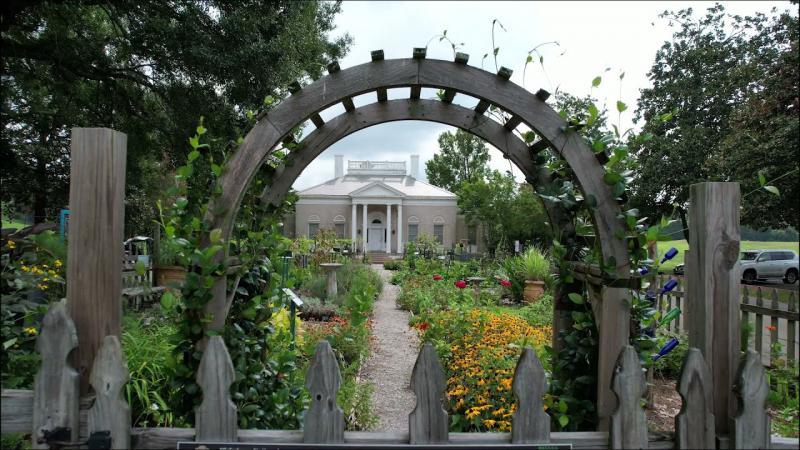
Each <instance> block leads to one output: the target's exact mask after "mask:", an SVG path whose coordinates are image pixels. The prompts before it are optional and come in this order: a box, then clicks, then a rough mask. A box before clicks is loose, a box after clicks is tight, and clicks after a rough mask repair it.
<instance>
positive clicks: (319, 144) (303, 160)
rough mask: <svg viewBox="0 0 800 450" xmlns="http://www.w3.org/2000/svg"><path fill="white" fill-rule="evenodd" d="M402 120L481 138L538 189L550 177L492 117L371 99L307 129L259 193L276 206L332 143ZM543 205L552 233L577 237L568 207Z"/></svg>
mask: <svg viewBox="0 0 800 450" xmlns="http://www.w3.org/2000/svg"><path fill="white" fill-rule="evenodd" d="M401 120H421V121H428V122H438V123H442V124H445V125H450V126H453V127H456V128H460V129H462V130H464V131H467V132H469V133H472V134H474V135H476V136H478V137H480V138H481V139H483V140H485V141H486V142H488V143H490V144H492V145H493V146H494V147H497V149H498V150H500V151H501V152H502V153H503V154H504V155H506V156H507V157H508V159H510V160H511V161H512V162H513V163H514V164H516V166H517V167H518V168H519V169H520V170H521V171H522V174H523V175H524V176H525V180H527V181H528V182H529V183H530V184H531V185H533V186H534V189H536V190H537V191H540V190H541V188H542V187H543V186H546V185H547V184H549V183H550V182H551V181H552V180H551V177H550V173H549V172H548V170H547V169H545V168H544V167H541V166H537V165H535V164H534V163H533V160H532V159H531V157H530V150H529V147H528V145H527V144H525V142H523V141H522V140H521V139H519V138H518V137H517V136H515V135H514V133H513V132H512V131H509V130H508V129H507V128H505V127H503V126H502V125H500V124H499V123H497V122H495V121H494V120H492V119H491V118H489V117H488V116H486V115H484V114H480V113H478V112H476V111H475V110H472V109H469V108H465V107H463V106H458V105H455V104H452V103H444V102H440V101H438V100H422V99H419V100H413V99H398V100H389V101H385V102H377V103H370V104H368V105H365V106H362V107H360V108H357V109H355V110H353V111H351V112H349V113H346V114H341V115H339V116H337V117H335V118H333V119H332V120H331V121H329V122H328V123H326V124H325V126H324V127H322V128H318V129H316V130H314V131H312V132H311V133H309V134H308V136H306V137H305V138H304V139H303V140H302V141H301V142H299V143H298V145H299V146H300V147H301V148H302V149H303V150H302V152H298V153H297V155H293V156H292V157H291V163H288V164H282V165H280V166H278V167H277V168H276V169H275V173H274V175H273V176H272V180H271V181H272V182H271V183H270V185H269V186H267V187H265V188H264V192H263V193H262V194H261V202H262V203H264V204H271V205H273V206H277V205H279V204H280V203H281V202H282V201H283V199H284V198H285V197H286V194H287V193H288V192H289V189H290V188H291V186H292V184H294V182H295V180H297V178H298V177H299V176H300V174H301V173H302V172H303V170H305V168H306V167H308V165H309V164H311V162H312V161H314V160H315V159H316V158H317V157H318V156H319V155H320V154H322V152H324V151H325V150H326V149H327V148H328V147H330V146H331V145H333V144H334V143H336V142H338V141H340V140H342V139H344V138H345V137H347V136H349V135H351V134H353V133H355V132H357V131H360V130H363V129H365V128H369V127H372V126H375V125H379V124H382V123H387V122H396V121H401ZM543 203H544V207H545V210H546V211H547V215H548V219H549V221H550V224H551V226H552V227H554V231H557V232H561V233H562V234H572V235H574V229H573V227H572V223H571V221H570V220H569V217H568V215H567V213H566V211H563V208H561V207H560V206H558V205H553V204H550V203H547V202H543Z"/></svg>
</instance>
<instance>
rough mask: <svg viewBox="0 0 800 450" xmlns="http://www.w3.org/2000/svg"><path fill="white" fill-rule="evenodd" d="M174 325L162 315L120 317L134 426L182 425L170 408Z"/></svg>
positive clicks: (127, 391)
mask: <svg viewBox="0 0 800 450" xmlns="http://www.w3.org/2000/svg"><path fill="white" fill-rule="evenodd" d="M175 331H176V328H175V326H174V325H173V324H172V323H170V322H168V321H165V320H164V319H163V318H160V317H157V316H153V315H145V316H140V315H137V314H132V313H131V314H126V315H125V316H124V317H123V320H122V351H123V353H124V354H125V360H126V361H127V363H128V369H129V370H130V377H131V378H130V382H129V383H128V385H127V386H126V387H125V395H126V398H127V401H128V404H129V405H130V406H131V420H132V422H133V426H134V427H173V426H182V425H184V424H183V423H182V421H181V418H180V417H175V415H174V414H173V412H172V410H171V409H170V405H169V403H168V402H169V399H170V395H171V394H172V390H171V387H170V383H169V376H170V372H169V371H170V366H171V365H172V355H171V353H172V350H173V347H174V346H173V344H172V337H173V336H174V335H175Z"/></svg>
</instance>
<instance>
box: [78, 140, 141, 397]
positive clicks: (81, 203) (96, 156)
mask: <svg viewBox="0 0 800 450" xmlns="http://www.w3.org/2000/svg"><path fill="white" fill-rule="evenodd" d="M127 141H128V137H127V136H126V135H125V134H123V133H120V132H118V131H114V130H111V129H109V128H73V129H72V147H71V153H70V155H71V156H70V158H71V160H70V187H69V208H70V211H71V212H70V226H69V247H68V253H67V308H68V310H69V314H70V316H71V317H72V320H73V321H74V322H75V329H76V330H77V332H78V349H77V350H76V351H75V352H74V355H73V358H74V359H73V361H74V366H75V368H76V369H77V370H78V373H80V377H81V394H86V393H87V392H88V390H89V372H90V370H91V367H92V364H94V358H95V355H96V354H97V350H98V349H99V348H100V345H101V343H102V341H103V338H105V337H106V336H109V335H114V336H119V335H120V327H121V320H122V302H121V300H120V298H121V293H122V255H123V252H122V250H123V249H122V247H123V246H122V240H123V233H124V229H123V228H124V223H125V203H124V200H125V157H126V154H127V150H126V149H127Z"/></svg>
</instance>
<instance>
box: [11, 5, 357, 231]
mask: <svg viewBox="0 0 800 450" xmlns="http://www.w3.org/2000/svg"><path fill="white" fill-rule="evenodd" d="M339 9H340V4H339V3H330V2H315V1H311V2H291V1H277V2H259V1H253V0H233V1H224V2H220V1H197V0H169V1H155V0H149V1H148V0H144V1H139V0H136V1H133V0H123V1H118V2H103V1H83V2H65V3H58V2H41V1H32V2H4V3H3V6H2V8H1V9H0V12H1V13H2V21H1V22H0V23H1V26H0V30H1V31H2V45H3V56H2V77H3V87H4V91H5V95H4V97H3V103H2V111H1V115H0V118H1V119H2V125H3V126H2V143H1V144H0V152H1V153H0V156H2V158H3V161H4V164H3V167H2V172H0V176H2V182H3V194H2V200H3V203H5V204H8V203H9V202H12V203H14V204H16V205H31V206H32V209H33V213H34V216H35V220H36V221H37V222H39V221H43V220H46V219H52V218H53V217H54V215H55V214H56V212H57V210H58V209H59V208H61V207H64V206H66V204H67V190H68V176H69V148H68V144H69V132H70V129H71V128H72V127H78V126H97V127H112V128H115V129H117V130H119V131H122V132H125V133H127V134H128V171H127V172H128V177H127V180H126V185H127V192H126V204H127V208H126V216H127V217H126V224H127V225H128V227H127V228H128V233H133V232H137V231H143V230H141V227H142V226H148V224H149V223H150V220H151V218H152V217H153V214H154V210H153V206H154V199H155V198H158V196H159V193H160V192H161V191H162V187H163V179H166V178H168V177H167V175H168V173H169V171H170V170H172V169H173V168H174V167H176V166H177V165H180V164H181V163H182V162H183V161H185V154H186V153H187V151H186V149H187V139H188V137H189V136H190V134H192V130H194V128H195V126H196V124H197V121H198V118H199V117H200V116H204V117H205V123H206V124H207V126H208V128H209V129H210V130H211V133H212V134H213V136H212V138H213V139H218V140H222V141H223V142H225V141H227V140H233V139H236V138H237V137H238V136H241V135H243V134H244V131H245V130H246V129H247V128H248V127H249V118H251V117H252V115H253V114H254V113H257V112H258V111H259V110H261V109H263V108H266V107H269V104H270V103H271V102H272V101H274V100H273V99H280V98H282V97H283V96H285V95H287V92H286V91H285V86H288V85H289V84H290V83H291V82H292V81H294V80H297V79H300V80H303V79H309V78H312V79H313V78H318V77H319V76H321V74H322V69H323V68H324V67H325V65H326V64H327V63H328V62H329V61H331V60H334V59H339V58H341V57H342V56H343V54H344V53H345V52H346V50H347V47H348V45H349V42H350V38H349V36H347V35H345V36H343V37H340V38H337V39H331V38H329V37H328V34H329V33H330V32H331V30H333V28H334V25H333V19H334V16H335V14H336V13H338V11H339Z"/></svg>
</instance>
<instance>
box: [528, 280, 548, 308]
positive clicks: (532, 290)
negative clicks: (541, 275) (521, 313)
mask: <svg viewBox="0 0 800 450" xmlns="http://www.w3.org/2000/svg"><path fill="white" fill-rule="evenodd" d="M542 294H544V281H537V280H525V290H524V291H523V298H524V299H525V303H536V300H539V297H541V296H542Z"/></svg>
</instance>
